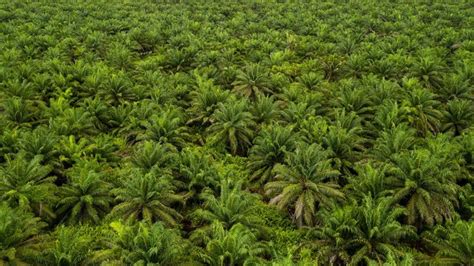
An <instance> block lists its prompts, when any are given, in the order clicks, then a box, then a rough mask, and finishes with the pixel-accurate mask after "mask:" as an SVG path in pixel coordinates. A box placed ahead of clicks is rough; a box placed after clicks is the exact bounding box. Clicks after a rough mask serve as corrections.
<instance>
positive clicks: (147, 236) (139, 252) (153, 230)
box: [90, 222, 187, 265]
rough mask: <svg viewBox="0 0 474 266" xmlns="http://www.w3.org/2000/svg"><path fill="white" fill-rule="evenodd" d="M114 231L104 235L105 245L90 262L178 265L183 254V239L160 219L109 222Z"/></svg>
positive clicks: (184, 248) (185, 247)
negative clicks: (158, 220) (133, 222)
mask: <svg viewBox="0 0 474 266" xmlns="http://www.w3.org/2000/svg"><path fill="white" fill-rule="evenodd" d="M110 226H111V227H112V230H113V234H111V235H109V236H105V237H104V246H103V248H102V249H101V250H98V251H96V252H95V254H94V255H93V256H92V259H91V260H90V262H92V263H101V262H102V263H103V262H106V263H108V264H109V265H179V263H181V262H183V259H184V258H186V252H185V251H186V249H187V245H186V243H185V242H184V241H183V240H182V239H181V237H180V235H179V234H178V232H176V231H174V230H171V229H167V228H165V226H163V224H162V223H159V222H158V223H154V224H149V223H145V222H138V223H136V224H133V225H126V224H123V223H121V222H112V223H111V224H110Z"/></svg>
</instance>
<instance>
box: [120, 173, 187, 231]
mask: <svg viewBox="0 0 474 266" xmlns="http://www.w3.org/2000/svg"><path fill="white" fill-rule="evenodd" d="M121 181H122V184H121V186H120V187H118V188H115V189H113V190H112V194H114V195H115V196H116V200H117V201H119V202H120V203H119V204H118V205H116V206H115V207H114V208H113V209H112V212H111V216H112V217H116V216H118V217H123V218H125V219H127V220H132V221H134V220H145V221H147V222H155V221H163V222H164V223H166V224H167V225H170V226H172V225H176V220H178V219H181V218H182V216H181V214H179V212H177V211H176V210H175V209H173V208H172V207H171V206H170V205H171V204H172V203H175V202H183V197H182V196H180V195H177V194H175V193H174V187H173V185H172V184H171V180H170V178H168V177H167V176H160V177H157V176H154V175H153V174H152V173H149V174H145V175H143V174H141V173H140V172H139V171H132V173H131V174H130V178H128V179H126V178H123V179H122V180H121Z"/></svg>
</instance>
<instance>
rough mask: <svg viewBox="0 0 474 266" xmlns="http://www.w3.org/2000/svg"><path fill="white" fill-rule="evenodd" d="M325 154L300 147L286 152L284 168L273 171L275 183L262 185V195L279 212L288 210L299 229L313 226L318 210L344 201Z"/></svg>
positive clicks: (312, 146)
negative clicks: (263, 187) (263, 189)
mask: <svg viewBox="0 0 474 266" xmlns="http://www.w3.org/2000/svg"><path fill="white" fill-rule="evenodd" d="M328 154H329V152H328V151H325V150H323V149H322V148H321V146H319V145H316V144H313V145H310V146H307V145H301V146H299V147H298V148H297V149H296V150H295V152H293V153H288V157H287V158H286V160H285V161H286V165H283V164H280V165H278V166H277V167H276V168H275V172H276V173H277V175H276V176H275V178H276V179H277V180H275V181H271V182H269V183H267V184H266V185H265V191H266V194H267V195H270V196H272V197H273V198H272V199H271V200H270V204H275V205H276V206H277V207H278V208H280V209H282V210H287V209H290V210H291V211H292V213H293V219H294V221H295V222H296V224H297V225H298V226H299V227H301V226H304V225H314V224H315V216H316V212H317V210H318V209H319V208H320V207H326V206H330V205H332V204H333V203H334V202H335V200H337V199H341V198H344V194H343V193H342V192H341V191H340V190H339V185H338V184H337V183H335V182H334V180H333V179H334V178H335V177H337V176H338V175H339V172H338V171H337V170H334V169H333V168H332V167H331V162H330V160H329V159H328Z"/></svg>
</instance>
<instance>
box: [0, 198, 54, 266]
mask: <svg viewBox="0 0 474 266" xmlns="http://www.w3.org/2000/svg"><path fill="white" fill-rule="evenodd" d="M45 226H46V224H45V223H43V222H40V218H37V217H33V215H31V214H30V213H27V212H24V211H22V210H20V209H12V208H10V207H9V206H8V204H7V203H6V202H2V203H0V264H1V265H27V264H28V263H34V260H35V257H38V256H39V255H40V252H41V249H42V248H41V236H40V235H39V234H40V233H41V230H42V229H43V228H44V227H45Z"/></svg>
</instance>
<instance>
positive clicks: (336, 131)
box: [323, 125, 365, 174]
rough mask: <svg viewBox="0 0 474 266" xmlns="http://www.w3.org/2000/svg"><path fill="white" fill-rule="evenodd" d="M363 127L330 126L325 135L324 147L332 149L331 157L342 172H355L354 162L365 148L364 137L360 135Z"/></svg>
mask: <svg viewBox="0 0 474 266" xmlns="http://www.w3.org/2000/svg"><path fill="white" fill-rule="evenodd" d="M360 132H361V128H360V127H354V128H352V129H349V130H348V129H346V128H343V127H341V126H339V125H338V126H330V127H329V128H328V132H327V134H326V135H325V136H323V147H325V148H327V149H329V150H331V151H332V153H331V154H330V156H329V158H332V159H333V164H334V167H335V168H336V169H338V170H339V171H340V172H341V173H345V174H347V173H351V172H353V171H354V170H353V167H354V162H355V161H357V160H358V158H359V156H360V154H361V152H362V151H364V150H365V147H364V139H363V138H362V137H361V136H360Z"/></svg>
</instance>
